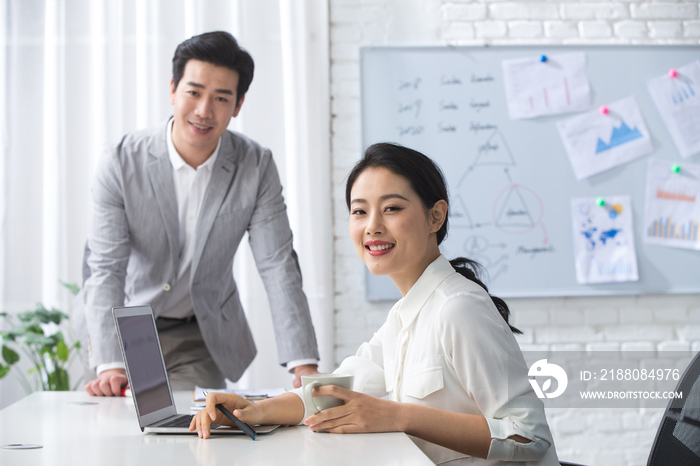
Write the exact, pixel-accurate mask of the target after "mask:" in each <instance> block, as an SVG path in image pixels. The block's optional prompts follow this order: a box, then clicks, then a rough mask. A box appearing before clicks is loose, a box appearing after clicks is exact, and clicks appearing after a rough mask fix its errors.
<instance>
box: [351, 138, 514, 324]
mask: <svg viewBox="0 0 700 466" xmlns="http://www.w3.org/2000/svg"><path fill="white" fill-rule="evenodd" d="M368 168H386V169H388V170H391V171H392V172H394V173H396V174H397V175H399V176H403V177H404V178H406V180H408V182H409V184H410V185H411V188H413V190H414V191H415V192H416V194H418V197H419V198H420V200H421V202H422V203H423V206H424V207H425V208H426V209H427V210H429V209H432V208H433V206H434V205H435V203H436V202H437V201H439V200H444V201H445V202H447V205H448V206H449V199H448V195H447V183H446V182H445V177H444V175H443V173H442V170H440V167H438V165H437V164H436V163H435V162H433V161H432V160H431V159H430V158H429V157H427V156H425V155H423V154H421V153H420V152H418V151H415V150H413V149H409V148H408V147H403V146H401V145H398V144H391V143H379V144H373V145H371V146H369V147H368V148H367V150H365V154H364V156H363V157H362V159H360V161H359V162H357V164H355V166H354V167H353V169H352V171H350V174H349V175H348V181H347V183H346V184H345V202H346V204H347V206H348V209H350V191H351V190H352V186H353V185H354V184H355V181H356V180H357V177H358V176H360V174H361V173H362V172H363V171H365V170H366V169H368ZM448 209H449V207H448ZM448 218H449V215H448V216H446V217H445V222H444V223H443V224H442V226H441V227H440V229H439V230H438V231H437V243H438V244H440V243H442V241H443V240H444V239H445V237H446V236H447V220H448ZM450 264H451V265H452V267H454V269H455V271H456V272H457V273H459V274H460V275H462V276H464V277H465V278H467V279H469V280H471V281H473V282H474V283H476V284H478V285H479V286H481V287H482V288H483V289H484V290H485V291H486V292H487V293H488V292H489V290H488V288H487V287H486V285H485V284H484V282H482V281H481V279H480V276H481V275H482V272H483V270H484V268H483V267H482V266H481V264H479V263H478V262H476V261H473V260H471V259H467V258H465V257H458V258H456V259H453V260H451V261H450ZM489 296H491V295H490V294H489ZM491 300H492V301H493V304H495V305H496V309H498V312H499V313H500V314H501V316H503V319H504V320H505V321H506V324H508V317H509V316H510V310H509V309H508V305H507V304H506V303H505V301H503V300H502V299H501V298H498V297H496V296H491ZM508 326H509V327H510V329H511V331H512V332H513V333H518V334H522V332H521V331H520V330H518V329H517V328H515V327H513V326H512V325H510V324H508Z"/></svg>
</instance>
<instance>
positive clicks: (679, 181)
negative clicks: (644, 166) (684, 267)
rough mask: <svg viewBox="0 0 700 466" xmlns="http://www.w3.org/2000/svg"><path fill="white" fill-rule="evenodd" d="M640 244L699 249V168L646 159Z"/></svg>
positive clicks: (697, 166) (692, 165)
mask: <svg viewBox="0 0 700 466" xmlns="http://www.w3.org/2000/svg"><path fill="white" fill-rule="evenodd" d="M645 201H646V202H645V206H644V224H645V228H644V242H645V243H647V244H657V245H660V246H671V247H678V248H687V249H700V233H699V232H698V230H699V229H700V165H696V164H690V163H683V164H675V165H671V164H670V163H669V162H667V161H661V160H650V161H649V168H648V172H647V190H646V199H645Z"/></svg>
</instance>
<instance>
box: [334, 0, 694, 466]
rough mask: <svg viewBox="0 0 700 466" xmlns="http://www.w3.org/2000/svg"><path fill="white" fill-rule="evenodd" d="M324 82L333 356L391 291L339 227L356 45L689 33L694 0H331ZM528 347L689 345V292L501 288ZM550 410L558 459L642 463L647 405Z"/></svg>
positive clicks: (378, 316)
mask: <svg viewBox="0 0 700 466" xmlns="http://www.w3.org/2000/svg"><path fill="white" fill-rule="evenodd" d="M330 11H331V92H332V113H333V115H332V117H333V123H332V128H333V139H332V157H333V196H334V203H333V207H334V235H335V266H334V273H335V280H334V282H335V319H336V334H335V337H336V351H335V358H336V361H335V362H336V364H338V363H339V362H340V361H341V360H342V359H343V358H345V357H346V356H348V355H350V354H353V353H354V352H355V350H356V349H357V347H358V346H359V345H360V344H361V343H362V342H363V341H366V340H367V339H368V338H370V337H371V336H372V334H373V332H374V331H375V330H377V329H378V328H379V326H380V325H381V324H382V323H383V321H384V319H385V317H386V314H387V312H388V310H389V308H390V307H391V303H369V302H366V301H365V300H364V299H363V296H364V265H363V264H362V263H361V262H360V260H359V259H358V258H357V256H356V254H355V251H354V247H353V246H352V244H351V242H350V239H349V237H348V233H347V219H348V214H347V212H346V208H345V201H344V195H345V191H344V182H345V177H346V175H347V173H348V171H349V170H350V168H351V167H352V165H353V164H354V163H355V161H357V159H358V158H359V157H360V155H361V150H362V147H361V145H362V144H361V134H360V131H361V126H360V104H359V98H360V86H359V80H358V79H359V63H358V60H359V54H358V50H359V47H360V46H361V45H462V44H484V43H492V44H518V43H535V42H537V43H541V42H543V41H544V42H547V43H561V44H567V43H586V42H590V43H596V44H599V43H601V42H602V43H605V42H609V43H669V42H673V43H689V44H699V43H700V6H699V2H697V1H675V0H665V1H664V0H659V1H639V0H624V1H616V0H611V1H604V0H597V1H587V0H576V1H573V0H570V1H530V0H528V1H507V0H505V1H501V0H459V1H458V0H453V1H450V0H331V1H330ZM508 303H509V305H510V307H511V310H512V311H513V323H514V325H516V326H518V327H519V328H520V329H521V330H523V331H524V333H525V334H524V335H522V336H518V337H517V340H518V342H519V343H520V345H521V347H522V348H523V349H531V350H545V351H546V350H554V351H559V350H583V349H589V350H595V351H616V350H620V349H622V350H637V351H641V350H644V351H653V350H664V351H668V350H672V351H679V350H680V351H683V350H688V349H690V351H692V352H697V351H700V296H698V295H670V296H665V295H660V296H623V297H600V298H549V299H547V298H541V299H511V300H508ZM614 411H615V412H602V411H601V410H596V409H590V410H586V411H582V410H551V411H550V412H548V417H549V420H550V424H551V427H552V432H553V434H554V438H555V441H556V443H557V450H558V452H559V456H560V458H561V459H562V460H568V461H572V462H579V463H583V464H590V465H602V466H605V465H638V464H644V463H646V459H647V456H648V454H649V450H650V447H651V443H652V441H653V438H654V435H655V433H656V429H657V427H658V424H659V420H660V416H661V413H660V412H659V411H658V410H646V411H636V410H614Z"/></svg>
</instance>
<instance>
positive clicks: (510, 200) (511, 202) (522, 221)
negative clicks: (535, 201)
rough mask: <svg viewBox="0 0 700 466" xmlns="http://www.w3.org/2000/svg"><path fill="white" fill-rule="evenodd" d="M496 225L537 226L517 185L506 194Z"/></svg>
mask: <svg viewBox="0 0 700 466" xmlns="http://www.w3.org/2000/svg"><path fill="white" fill-rule="evenodd" d="M496 225H497V226H499V227H524V228H531V227H534V226H535V222H534V221H533V219H532V215H531V213H530V210H529V209H528V207H527V204H526V203H525V199H523V195H522V194H521V193H520V189H519V188H518V186H517V185H512V186H511V187H510V188H509V189H508V192H507V193H506V196H505V199H504V200H503V204H502V205H501V208H500V209H499V212H498V217H496Z"/></svg>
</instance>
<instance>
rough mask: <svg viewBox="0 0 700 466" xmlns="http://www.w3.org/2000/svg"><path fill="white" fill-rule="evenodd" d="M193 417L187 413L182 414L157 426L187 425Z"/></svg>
mask: <svg viewBox="0 0 700 466" xmlns="http://www.w3.org/2000/svg"><path fill="white" fill-rule="evenodd" d="M193 417H194V416H190V415H189V414H183V415H182V416H180V417H176V418H175V419H173V420H172V421H168V422H166V423H165V424H161V425H159V426H158V427H189V426H190V422H192V418H193Z"/></svg>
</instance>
